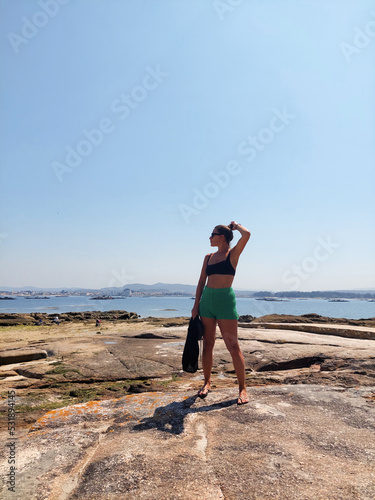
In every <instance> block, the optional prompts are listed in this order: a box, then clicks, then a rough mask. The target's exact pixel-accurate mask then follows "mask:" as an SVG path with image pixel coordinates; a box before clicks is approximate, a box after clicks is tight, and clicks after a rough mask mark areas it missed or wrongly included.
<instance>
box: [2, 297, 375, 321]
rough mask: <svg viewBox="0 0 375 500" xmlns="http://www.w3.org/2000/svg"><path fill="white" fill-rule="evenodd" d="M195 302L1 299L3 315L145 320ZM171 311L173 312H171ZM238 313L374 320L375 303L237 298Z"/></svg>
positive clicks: (183, 311)
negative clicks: (120, 313)
mask: <svg viewBox="0 0 375 500" xmlns="http://www.w3.org/2000/svg"><path fill="white" fill-rule="evenodd" d="M193 303H194V302H193V300H191V299H190V298H189V297H127V298H125V299H114V300H90V299H89V298H88V297H51V298H50V299H47V300H45V299H25V298H24V297H17V298H16V300H1V301H0V312H1V313H30V312H45V313H51V314H52V313H63V312H80V311H111V310H117V309H119V310H124V311H129V312H130V311H131V312H136V313H137V314H139V315H140V316H142V317H147V316H158V317H163V318H171V317H174V316H190V312H191V309H192V307H193ZM168 309H171V310H168ZM237 311H238V314H240V315H242V314H251V315H252V316H255V317H259V316H264V315H266V314H294V315H300V314H308V313H315V314H320V315H321V316H329V317H332V318H351V319H360V318H372V317H374V316H375V302H367V301H365V300H355V299H352V300H349V302H328V300H322V299H307V300H299V299H289V300H288V301H285V302H284V301H283V302H266V301H261V300H256V299H245V298H238V299H237Z"/></svg>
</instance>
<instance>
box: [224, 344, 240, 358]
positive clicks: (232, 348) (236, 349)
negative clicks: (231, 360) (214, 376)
mask: <svg viewBox="0 0 375 500" xmlns="http://www.w3.org/2000/svg"><path fill="white" fill-rule="evenodd" d="M226 346H227V349H228V351H229V352H230V354H231V355H232V356H233V355H238V354H240V352H241V349H240V346H239V343H238V341H228V342H227V343H226Z"/></svg>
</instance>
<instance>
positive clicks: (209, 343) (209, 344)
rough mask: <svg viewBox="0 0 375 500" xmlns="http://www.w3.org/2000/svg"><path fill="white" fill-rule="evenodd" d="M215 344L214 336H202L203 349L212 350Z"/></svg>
mask: <svg viewBox="0 0 375 500" xmlns="http://www.w3.org/2000/svg"><path fill="white" fill-rule="evenodd" d="M214 346H215V337H214V338H206V339H205V338H203V349H204V350H205V351H213V349H214Z"/></svg>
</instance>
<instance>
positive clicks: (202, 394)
mask: <svg viewBox="0 0 375 500" xmlns="http://www.w3.org/2000/svg"><path fill="white" fill-rule="evenodd" d="M209 392H210V384H204V386H203V387H202V389H199V391H198V394H197V396H198V397H199V398H201V399H204V398H205V397H206V396H207V394H208V393H209Z"/></svg>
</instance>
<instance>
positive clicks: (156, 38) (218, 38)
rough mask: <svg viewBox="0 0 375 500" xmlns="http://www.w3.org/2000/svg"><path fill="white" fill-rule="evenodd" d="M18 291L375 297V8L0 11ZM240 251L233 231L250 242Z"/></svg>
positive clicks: (58, 5) (5, 254)
mask: <svg viewBox="0 0 375 500" xmlns="http://www.w3.org/2000/svg"><path fill="white" fill-rule="evenodd" d="M0 9H1V10H0V37H1V44H0V47H1V49H0V50H1V53H0V56H1V74H2V77H1V81H0V98H1V108H2V114H1V130H0V154H1V178H0V180H1V201H0V210H1V212H0V213H1V222H0V252H1V259H2V265H1V275H0V288H1V285H3V286H27V285H34V286H40V287H62V288H63V287H70V286H72V287H73V286H77V287H81V286H82V287H92V288H99V287H106V286H124V285H126V284H127V283H134V282H138V283H147V284H152V283H155V282H159V281H161V282H166V283H185V284H195V283H196V282H197V280H198V277H199V273H200V270H201V265H202V262H203V258H204V255H205V254H206V253H208V252H210V251H211V248H210V246H209V239H208V238H209V235H210V233H211V231H212V229H213V228H214V226H215V225H217V224H228V223H229V222H230V221H231V220H236V221H238V222H240V223H241V224H243V225H244V226H246V227H247V228H249V229H250V231H251V233H252V236H251V239H250V242H249V244H248V246H247V247H246V249H245V250H244V253H243V254H242V256H241V259H240V262H239V265H238V268H237V275H236V278H235V282H234V287H235V288H238V289H239V288H242V289H248V290H256V289H258V290H259V289H261V290H272V291H278V290H297V289H298V290H329V289H352V288H373V287H374V286H375V279H374V278H375V264H374V254H375V234H374V233H375V232H374V226H375V224H374V222H375V201H374V200H375V197H374V192H375V190H374V187H375V182H374V180H375V179H374V177H375V173H374V157H375V154H374V153H375V143H374V132H375V123H374V121H375V118H374V117H375V109H374V108H375V106H374V102H375V93H374V83H375V66H374V60H375V58H374V53H375V5H374V2H373V1H370V0H369V1H360V0H358V1H352V0H351V1H347V0H337V1H335V0H331V1H330V0H320V1H319V0H293V1H292V0H283V1H280V0H267V1H265V0H243V1H242V2H241V1H240V0H222V1H220V0H217V1H215V0H148V1H142V0H70V1H69V0H35V1H34V0H17V1H16V2H15V1H14V0H0ZM237 239H238V233H235V240H234V241H236V240H237Z"/></svg>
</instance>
